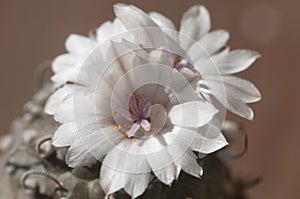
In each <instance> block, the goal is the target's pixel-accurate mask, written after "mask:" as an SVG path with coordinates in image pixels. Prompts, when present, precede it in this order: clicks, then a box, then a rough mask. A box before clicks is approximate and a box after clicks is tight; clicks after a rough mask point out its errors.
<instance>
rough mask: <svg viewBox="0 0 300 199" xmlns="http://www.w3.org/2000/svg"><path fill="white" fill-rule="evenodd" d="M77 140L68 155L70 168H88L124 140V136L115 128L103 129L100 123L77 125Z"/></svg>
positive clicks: (67, 159) (67, 160)
mask: <svg viewBox="0 0 300 199" xmlns="http://www.w3.org/2000/svg"><path fill="white" fill-rule="evenodd" d="M75 125H76V133H77V135H76V136H77V140H76V142H75V143H73V144H72V145H71V147H70V148H69V150H68V152H67V155H66V162H67V164H68V165H69V166H70V167H81V166H86V165H88V164H89V163H90V162H94V161H96V160H98V161H99V160H102V158H103V157H104V156H105V155H106V154H107V153H109V152H110V151H111V150H112V149H113V148H115V147H116V145H117V144H118V143H120V142H121V141H122V140H123V139H124V135H123V134H122V133H120V132H119V131H117V130H116V129H115V127H113V126H108V127H105V128H101V127H100V126H99V124H98V123H94V122H92V123H90V124H84V125H82V126H81V124H78V123H76V124H75Z"/></svg>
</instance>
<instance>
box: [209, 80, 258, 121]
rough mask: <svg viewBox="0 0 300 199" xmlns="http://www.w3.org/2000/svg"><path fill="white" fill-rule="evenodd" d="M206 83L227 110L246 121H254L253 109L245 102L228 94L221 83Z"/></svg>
mask: <svg viewBox="0 0 300 199" xmlns="http://www.w3.org/2000/svg"><path fill="white" fill-rule="evenodd" d="M206 81H207V83H208V86H209V87H210V89H211V93H212V94H213V95H214V96H215V97H216V98H217V100H218V101H219V102H220V103H221V104H222V105H223V106H224V107H225V108H226V109H227V110H229V111H231V112H233V113H235V114H237V115H239V116H241V117H244V118H246V119H249V120H252V119H253V116H254V114H253V111H252V109H251V108H250V107H249V106H247V104H246V103H245V102H243V100H241V99H240V98H237V97H236V96H233V95H229V94H227V93H226V90H225V87H224V85H220V83H218V82H216V81H212V80H206Z"/></svg>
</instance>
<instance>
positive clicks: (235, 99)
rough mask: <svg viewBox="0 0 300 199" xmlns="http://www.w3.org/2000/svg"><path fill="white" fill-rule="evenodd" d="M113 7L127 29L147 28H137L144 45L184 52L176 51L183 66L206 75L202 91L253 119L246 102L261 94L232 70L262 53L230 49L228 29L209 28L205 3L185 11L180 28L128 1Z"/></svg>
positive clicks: (201, 86) (137, 33)
mask: <svg viewBox="0 0 300 199" xmlns="http://www.w3.org/2000/svg"><path fill="white" fill-rule="evenodd" d="M114 8H115V13H116V16H117V18H118V19H119V20H120V21H121V22H122V23H123V25H124V26H125V28H126V29H127V30H144V31H135V32H134V35H135V36H137V39H138V40H139V43H141V44H142V45H143V46H148V47H149V46H156V47H157V46H158V45H165V46H164V47H165V48H166V49H167V50H168V51H169V54H172V52H173V51H174V52H180V53H181V54H180V55H179V56H177V55H176V54H175V53H174V57H175V56H177V57H178V58H179V59H181V62H182V64H181V67H182V65H184V63H188V62H190V63H192V65H193V66H194V67H195V68H196V69H197V70H198V71H199V73H200V74H201V76H202V77H203V78H202V79H201V80H200V82H199V90H200V92H202V94H203V95H206V94H212V95H213V96H214V97H215V98H217V100H218V101H219V102H220V103H221V104H222V105H223V106H224V107H225V108H226V109H228V110H230V111H231V112H233V113H236V114H238V115H240V116H242V117H245V118H247V119H253V111H252V109H251V108H250V107H249V106H248V105H247V103H253V102H257V101H259V100H260V99H261V95H260V93H259V91H258V90H257V88H256V87H255V86H254V85H253V84H252V83H251V82H249V81H247V80H244V79H240V78H238V77H234V76H232V74H234V73H238V72H241V71H243V70H245V69H247V68H248V67H249V66H250V65H251V64H252V63H253V62H254V61H255V60H256V59H257V58H258V57H259V56H260V55H259V54H258V53H257V52H254V51H250V50H233V51H229V49H228V48H227V47H226V46H225V45H226V43H227V41H228V39H229V33H228V32H227V31H225V30H215V31H212V32H209V31H210V28H211V22H210V16H209V13H208V11H207V9H206V8H205V7H203V6H193V7H192V8H190V9H189V10H188V11H187V12H186V13H185V14H184V15H183V18H182V20H181V26H180V29H179V32H177V31H176V29H175V25H174V24H173V23H172V21H171V20H170V19H168V18H167V17H165V16H163V15H162V14H159V13H156V12H152V13H149V14H146V13H144V12H143V11H142V10H140V9H138V8H136V7H135V6H132V5H125V4H117V5H115V7H114ZM149 27H151V28H152V29H153V28H154V27H157V28H161V29H162V32H164V33H165V36H160V37H157V35H158V34H159V31H152V32H151V31H149ZM150 30H151V29H150ZM166 37H169V38H171V39H166ZM161 40H168V42H162V41H161ZM170 41H171V42H170ZM174 47H175V48H174ZM176 48H177V49H176ZM178 48H181V50H178ZM174 49H175V50H174ZM204 80H205V81H204Z"/></svg>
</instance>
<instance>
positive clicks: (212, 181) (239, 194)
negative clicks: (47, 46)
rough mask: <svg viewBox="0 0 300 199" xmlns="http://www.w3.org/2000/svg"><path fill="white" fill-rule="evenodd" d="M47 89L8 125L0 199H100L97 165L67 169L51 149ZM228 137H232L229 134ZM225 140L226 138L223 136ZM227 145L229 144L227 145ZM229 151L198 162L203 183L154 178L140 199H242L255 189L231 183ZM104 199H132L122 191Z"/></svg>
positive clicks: (0, 145)
mask: <svg viewBox="0 0 300 199" xmlns="http://www.w3.org/2000/svg"><path fill="white" fill-rule="evenodd" d="M53 91H54V88H53V86H52V85H51V84H46V85H45V86H43V88H42V89H40V90H39V91H38V92H37V93H36V94H35V95H34V96H33V99H32V100H31V101H29V102H28V103H27V104H26V105H25V106H24V115H23V116H22V117H21V118H19V119H16V120H15V121H14V122H13V123H12V128H11V129H12V130H11V133H10V134H7V135H5V136H4V137H2V138H1V142H0V163H1V165H0V172H1V175H0V176H1V177H0V186H1V189H0V198H1V199H104V198H105V193H104V191H103V190H102V188H101V186H100V183H99V170H100V167H101V163H100V162H96V163H95V164H93V165H89V166H86V167H82V168H76V169H73V168H69V167H68V166H67V165H66V164H65V161H64V156H65V153H66V150H67V149H66V148H54V147H53V146H52V145H51V137H52V135H53V133H54V132H55V130H56V129H57V128H58V126H59V124H58V123H57V122H55V121H54V120H53V118H52V116H48V115H46V114H45V113H44V112H43V109H44V105H45V103H46V100H47V98H48V97H49V95H50V94H51V93H52V92H53ZM230 132H231V133H232V131H230ZM225 135H226V134H225ZM229 140H230V139H229ZM228 154H231V155H232V150H230V149H224V150H222V151H220V152H218V153H214V154H211V155H208V156H206V157H204V158H202V159H199V164H200V165H202V167H203V169H204V175H203V177H202V179H197V178H194V177H192V176H189V175H187V174H185V173H184V172H182V173H181V174H180V176H179V179H178V180H176V181H174V182H173V184H172V186H166V185H164V184H162V183H160V182H159V181H158V180H157V179H156V178H155V177H154V176H153V178H152V180H151V182H149V187H148V189H147V190H146V191H145V193H144V194H143V195H142V196H140V197H139V198H140V199H173V198H175V199H176V198H178V199H182V198H183V199H185V198H193V199H244V198H246V197H245V194H244V192H245V190H246V188H248V187H250V186H251V185H252V184H254V181H253V182H252V181H251V182H243V181H242V180H234V179H232V177H231V175H230V170H229V168H228V165H227V164H226V162H227V161H228V160H229V159H230V157H231V155H228ZM107 198H111V199H112V198H114V199H126V198H130V196H129V195H127V194H126V192H125V191H123V190H121V191H119V192H117V193H115V194H113V195H110V196H107Z"/></svg>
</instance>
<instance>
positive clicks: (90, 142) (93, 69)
mask: <svg viewBox="0 0 300 199" xmlns="http://www.w3.org/2000/svg"><path fill="white" fill-rule="evenodd" d="M109 43H110V45H109V46H106V45H105V46H106V47H108V48H107V49H106V54H105V55H103V48H102V45H100V46H99V47H98V48H94V50H93V52H92V53H91V54H90V55H89V56H87V58H86V60H85V61H84V62H81V63H82V66H80V67H79V69H80V70H79V72H78V73H77V75H78V76H77V78H74V77H71V78H70V76H69V77H68V76H64V75H63V76H64V78H66V79H65V82H68V83H67V84H64V85H63V87H61V88H59V89H58V90H57V91H56V92H55V93H54V94H53V95H52V96H51V97H50V98H49V100H48V102H47V104H46V107H45V111H46V112H47V113H49V114H53V115H54V118H55V119H56V120H57V121H58V122H60V123H62V125H61V126H60V127H59V128H58V130H57V131H56V132H55V134H54V136H53V145H54V146H56V147H65V146H69V149H68V152H67V155H66V162H67V164H68V165H69V166H71V167H80V166H84V165H88V164H90V163H93V162H95V161H96V160H99V161H102V166H101V172H100V183H101V185H102V187H103V189H104V190H105V192H106V194H111V193H114V192H116V191H118V190H120V189H122V188H124V189H125V191H126V192H127V193H128V194H130V195H131V196H132V197H133V198H136V197H138V196H139V195H141V194H142V193H143V192H144V191H145V189H146V188H147V186H148V183H149V180H150V175H151V172H153V173H154V175H155V176H156V177H157V178H158V179H159V180H160V181H161V182H163V183H165V184H168V185H170V184H171V183H172V181H173V180H174V179H177V178H178V176H179V174H180V171H181V170H183V171H185V172H186V173H188V174H190V175H193V176H195V177H200V176H201V175H202V169H201V167H200V166H199V164H198V163H197V156H196V155H195V153H194V152H193V151H196V152H199V153H201V154H208V153H212V152H214V151H216V150H218V149H220V148H222V147H224V146H225V145H226V144H227V142H226V140H225V138H224V137H223V135H222V133H221V132H220V130H219V128H218V127H216V126H214V125H213V124H212V122H211V121H212V119H213V117H214V116H215V114H216V113H217V112H218V110H217V109H216V108H214V106H213V105H212V104H211V103H209V102H207V101H204V100H203V99H201V98H199V97H198V95H196V94H195V92H194V91H195V87H196V84H195V83H197V82H198V81H199V74H198V73H197V72H195V71H194V70H193V69H192V68H189V69H188V67H189V66H185V67H186V68H187V70H188V72H189V73H188V74H184V75H183V74H182V73H181V70H178V68H176V67H175V66H174V62H173V61H172V60H171V59H170V57H169V54H168V53H166V52H165V50H164V49H153V50H151V51H149V50H145V49H144V48H141V47H140V46H139V45H137V44H135V43H131V42H128V41H126V40H122V41H121V42H114V41H111V42H109ZM56 75H60V74H59V73H57V74H56ZM68 78H69V79H68ZM70 83H71V84H70Z"/></svg>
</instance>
